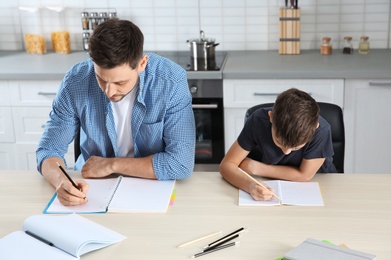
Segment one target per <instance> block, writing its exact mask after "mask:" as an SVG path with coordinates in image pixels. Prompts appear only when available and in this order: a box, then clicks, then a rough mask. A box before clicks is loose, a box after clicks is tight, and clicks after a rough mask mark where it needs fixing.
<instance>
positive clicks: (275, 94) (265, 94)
mask: <svg viewBox="0 0 391 260" xmlns="http://www.w3.org/2000/svg"><path fill="white" fill-rule="evenodd" d="M279 94H280V93H260V92H254V96H278V95H279Z"/></svg>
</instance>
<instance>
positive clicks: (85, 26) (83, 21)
mask: <svg viewBox="0 0 391 260" xmlns="http://www.w3.org/2000/svg"><path fill="white" fill-rule="evenodd" d="M88 16H89V14H88V12H82V13H81V25H82V28H83V30H89V29H90V21H89V18H88Z"/></svg>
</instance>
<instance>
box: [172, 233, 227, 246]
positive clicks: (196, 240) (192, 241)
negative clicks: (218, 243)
mask: <svg viewBox="0 0 391 260" xmlns="http://www.w3.org/2000/svg"><path fill="white" fill-rule="evenodd" d="M221 233H222V232H221V231H219V232H215V233H212V234H209V235H206V236H203V237H200V238H197V239H194V240H191V241H189V242H186V243H184V244H181V245H179V246H178V248H181V247H185V246H188V245H191V244H194V243H196V242H199V241H201V240H204V239H207V238H210V237H213V236H217V235H220V234H221Z"/></svg>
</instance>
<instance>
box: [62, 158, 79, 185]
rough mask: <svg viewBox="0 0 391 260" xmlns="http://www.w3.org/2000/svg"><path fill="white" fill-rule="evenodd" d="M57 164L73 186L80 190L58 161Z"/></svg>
mask: <svg viewBox="0 0 391 260" xmlns="http://www.w3.org/2000/svg"><path fill="white" fill-rule="evenodd" d="M57 165H58V167H59V168H60V170H61V171H62V172H63V173H64V175H65V176H66V177H67V178H68V180H69V181H70V182H71V183H72V185H73V187H75V188H76V189H78V190H79V191H81V189H80V188H79V187H78V186H77V185H76V183H75V182H74V181H73V180H72V179H71V177H69V175H68V173H67V172H66V171H65V170H64V168H62V166H61V165H60V164H59V163H58V162H57Z"/></svg>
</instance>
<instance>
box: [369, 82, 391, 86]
mask: <svg viewBox="0 0 391 260" xmlns="http://www.w3.org/2000/svg"><path fill="white" fill-rule="evenodd" d="M369 86H372V87H391V82H369Z"/></svg>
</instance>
